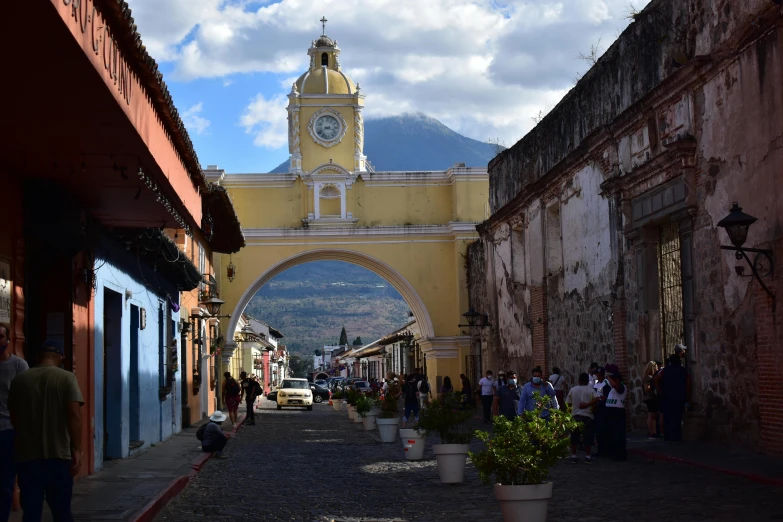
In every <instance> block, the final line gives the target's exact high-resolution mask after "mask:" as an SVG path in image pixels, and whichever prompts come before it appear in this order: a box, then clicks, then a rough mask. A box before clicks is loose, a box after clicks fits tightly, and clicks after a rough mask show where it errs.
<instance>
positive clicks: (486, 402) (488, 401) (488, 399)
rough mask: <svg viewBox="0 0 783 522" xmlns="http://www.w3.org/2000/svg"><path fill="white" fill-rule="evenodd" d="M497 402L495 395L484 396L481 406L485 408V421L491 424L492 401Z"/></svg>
mask: <svg viewBox="0 0 783 522" xmlns="http://www.w3.org/2000/svg"><path fill="white" fill-rule="evenodd" d="M494 400H495V396H494V395H482V396H481V406H483V407H484V420H485V421H487V422H490V421H491V420H492V401H494Z"/></svg>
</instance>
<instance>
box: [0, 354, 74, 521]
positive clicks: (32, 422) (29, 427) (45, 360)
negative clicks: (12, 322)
mask: <svg viewBox="0 0 783 522" xmlns="http://www.w3.org/2000/svg"><path fill="white" fill-rule="evenodd" d="M63 355H64V352H63V347H62V343H61V342H59V341H57V340H47V341H46V342H44V344H43V345H42V346H41V351H40V364H39V365H38V366H36V367H35V368H32V369H30V370H27V371H26V372H24V373H22V374H20V375H18V376H17V377H16V378H15V379H14V380H13V381H12V382H11V390H10V392H9V394H8V409H9V410H10V413H11V423H12V424H13V425H14V429H15V430H16V433H17V438H16V448H15V455H16V462H17V473H18V476H19V489H20V490H21V494H22V495H21V501H22V509H23V511H24V520H25V522H28V521H39V520H41V515H42V512H43V502H44V498H45V499H46V503H47V504H49V508H50V509H51V511H52V515H53V516H54V519H55V520H62V521H64V522H69V521H72V520H73V516H72V514H71V494H72V491H73V476H74V475H76V474H77V473H78V471H79V467H80V466H81V460H82V447H81V443H82V438H81V431H82V426H81V412H80V408H81V406H82V404H84V400H83V399H82V393H81V391H80V390H79V383H78V382H77V381H76V376H75V375H74V374H73V373H71V372H69V371H66V370H63V369H62V368H60V367H59V366H60V365H61V364H62V360H63Z"/></svg>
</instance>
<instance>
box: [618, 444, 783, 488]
mask: <svg viewBox="0 0 783 522" xmlns="http://www.w3.org/2000/svg"><path fill="white" fill-rule="evenodd" d="M628 453H631V454H633V455H639V456H640V457H644V458H647V459H651V460H660V461H663V462H672V463H675V464H686V465H688V466H693V467H696V468H702V469H706V470H709V471H715V472H718V473H723V474H726V475H732V476H735V477H741V478H744V479H747V480H750V481H751V482H756V483H758V484H764V485H767V486H777V487H783V479H778V478H774V477H768V476H766V475H759V474H757V473H749V472H745V471H737V470H733V469H728V468H722V467H720V466H713V465H712V464H705V463H703V462H698V461H695V460H690V459H683V458H680V457H673V456H671V455H665V454H662V453H657V452H655V451H647V450H642V449H629V450H628Z"/></svg>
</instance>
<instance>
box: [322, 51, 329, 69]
mask: <svg viewBox="0 0 783 522" xmlns="http://www.w3.org/2000/svg"><path fill="white" fill-rule="evenodd" d="M321 65H325V66H327V67H329V55H328V54H327V53H322V54H321Z"/></svg>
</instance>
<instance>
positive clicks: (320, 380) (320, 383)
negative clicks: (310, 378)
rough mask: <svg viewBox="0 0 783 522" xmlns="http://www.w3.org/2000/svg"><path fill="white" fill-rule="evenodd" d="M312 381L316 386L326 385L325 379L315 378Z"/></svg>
mask: <svg viewBox="0 0 783 522" xmlns="http://www.w3.org/2000/svg"><path fill="white" fill-rule="evenodd" d="M314 382H315V384H317V385H318V386H326V379H316V380H315V381H314Z"/></svg>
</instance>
